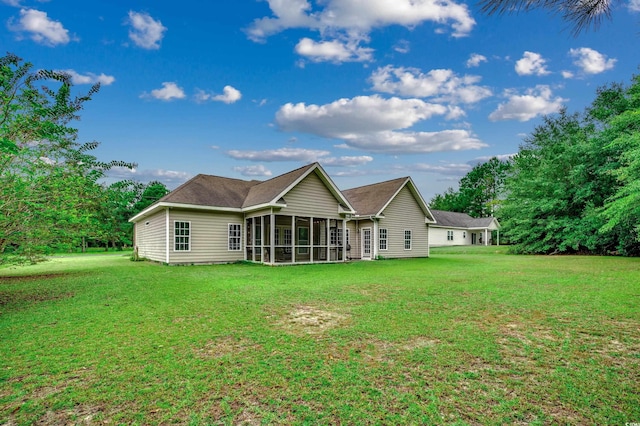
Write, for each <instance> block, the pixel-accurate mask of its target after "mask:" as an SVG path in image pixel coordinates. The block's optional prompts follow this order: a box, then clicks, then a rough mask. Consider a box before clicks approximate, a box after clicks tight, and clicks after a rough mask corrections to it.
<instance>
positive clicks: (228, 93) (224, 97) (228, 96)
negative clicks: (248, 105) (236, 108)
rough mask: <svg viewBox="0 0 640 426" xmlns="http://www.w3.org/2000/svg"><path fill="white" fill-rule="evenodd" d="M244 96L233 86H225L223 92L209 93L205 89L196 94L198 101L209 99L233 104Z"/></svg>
mask: <svg viewBox="0 0 640 426" xmlns="http://www.w3.org/2000/svg"><path fill="white" fill-rule="evenodd" d="M241 98H242V93H240V91H239V90H238V89H236V88H235V87H233V86H224V88H223V89H222V94H218V95H216V94H214V93H207V92H205V91H204V90H198V91H197V92H196V95H195V99H196V102H198V103H202V102H207V101H216V102H224V103H225V104H232V103H235V102H238V101H239V100H240V99H241Z"/></svg>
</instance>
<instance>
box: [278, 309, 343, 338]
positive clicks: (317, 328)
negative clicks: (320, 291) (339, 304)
mask: <svg viewBox="0 0 640 426" xmlns="http://www.w3.org/2000/svg"><path fill="white" fill-rule="evenodd" d="M347 319H348V315H344V314H340V313H338V312H332V311H328V310H324V309H320V308H316V307H314V306H308V305H303V306H298V307H296V308H295V309H294V310H293V311H291V312H289V314H288V315H287V317H286V318H284V319H283V320H282V321H281V323H280V324H281V326H283V327H284V328H286V329H289V330H291V331H298V332H302V333H306V334H322V333H324V332H325V331H327V330H329V329H332V328H336V327H338V326H340V325H341V324H343V323H344V322H345V321H346V320H347Z"/></svg>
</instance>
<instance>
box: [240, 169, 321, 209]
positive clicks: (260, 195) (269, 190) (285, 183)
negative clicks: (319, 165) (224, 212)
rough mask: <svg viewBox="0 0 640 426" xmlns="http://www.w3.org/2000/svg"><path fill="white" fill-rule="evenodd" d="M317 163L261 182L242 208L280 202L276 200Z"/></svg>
mask: <svg viewBox="0 0 640 426" xmlns="http://www.w3.org/2000/svg"><path fill="white" fill-rule="evenodd" d="M315 165H316V163H313V164H309V165H308V166H304V167H300V168H299V169H296V170H292V171H290V172H288V173H285V174H283V175H280V176H276V177H274V178H273V179H269V180H267V181H264V182H260V183H258V184H257V185H254V186H252V187H251V189H250V190H249V193H248V195H247V197H246V199H245V200H244V203H243V204H242V207H251V206H258V205H261V204H266V203H270V202H271V201H278V200H275V198H276V197H277V196H278V195H279V194H281V193H282V192H283V191H284V190H285V189H287V188H288V187H289V186H291V185H292V184H293V183H294V182H295V181H296V180H298V179H299V178H300V177H301V176H303V175H304V174H305V173H306V172H307V171H308V170H309V169H311V168H313V167H314V166H315Z"/></svg>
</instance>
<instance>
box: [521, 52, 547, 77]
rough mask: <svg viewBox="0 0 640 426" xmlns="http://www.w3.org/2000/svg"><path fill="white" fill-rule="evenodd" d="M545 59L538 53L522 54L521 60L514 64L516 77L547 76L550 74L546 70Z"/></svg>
mask: <svg viewBox="0 0 640 426" xmlns="http://www.w3.org/2000/svg"><path fill="white" fill-rule="evenodd" d="M546 62H547V61H546V59H544V58H543V57H542V55H540V54H539V53H534V52H524V55H523V56H522V59H519V60H518V61H517V62H516V72H517V73H518V75H538V76H540V75H547V74H550V72H549V71H548V70H547V68H546V65H545V64H546Z"/></svg>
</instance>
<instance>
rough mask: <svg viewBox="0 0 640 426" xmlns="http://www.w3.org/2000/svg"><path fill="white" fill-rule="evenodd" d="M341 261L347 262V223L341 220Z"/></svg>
mask: <svg viewBox="0 0 640 426" xmlns="http://www.w3.org/2000/svg"><path fill="white" fill-rule="evenodd" d="M342 261H343V262H346V261H347V221H346V220H345V219H342Z"/></svg>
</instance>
